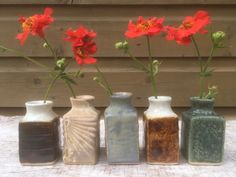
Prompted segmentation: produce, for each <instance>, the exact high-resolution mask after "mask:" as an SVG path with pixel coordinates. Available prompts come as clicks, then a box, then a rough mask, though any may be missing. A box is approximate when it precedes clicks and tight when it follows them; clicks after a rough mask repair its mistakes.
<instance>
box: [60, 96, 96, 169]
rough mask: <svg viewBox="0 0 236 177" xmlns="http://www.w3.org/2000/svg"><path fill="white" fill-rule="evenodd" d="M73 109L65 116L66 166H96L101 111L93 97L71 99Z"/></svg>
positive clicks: (64, 151) (64, 155)
mask: <svg viewBox="0 0 236 177" xmlns="http://www.w3.org/2000/svg"><path fill="white" fill-rule="evenodd" d="M70 100H71V104H72V108H71V110H70V111H69V112H68V113H66V114H65V115H64V116H63V129H64V132H63V133H64V150H63V161H64V163H66V164H87V165H89V164H96V163H97V160H98V155H99V111H97V110H96V109H95V108H94V106H93V105H92V101H93V100H94V97H93V96H90V95H81V96H78V97H76V98H71V99H70Z"/></svg>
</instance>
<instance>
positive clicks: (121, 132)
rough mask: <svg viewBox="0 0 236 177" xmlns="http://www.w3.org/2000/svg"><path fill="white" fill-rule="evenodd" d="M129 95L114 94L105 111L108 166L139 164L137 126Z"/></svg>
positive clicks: (136, 116)
mask: <svg viewBox="0 0 236 177" xmlns="http://www.w3.org/2000/svg"><path fill="white" fill-rule="evenodd" d="M131 96H132V94H131V93H128V92H116V93H114V94H113V95H112V96H111V104H110V106H109V107H108V108H107V109H106V110H105V114H104V116H105V138H106V149H107V160H108V163H109V164H137V163H139V126H138V115H137V111H136V109H135V108H134V107H133V106H132V105H131Z"/></svg>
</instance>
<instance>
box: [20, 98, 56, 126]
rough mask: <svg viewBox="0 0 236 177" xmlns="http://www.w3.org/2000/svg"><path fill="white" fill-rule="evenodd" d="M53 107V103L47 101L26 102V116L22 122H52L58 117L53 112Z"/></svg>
mask: <svg viewBox="0 0 236 177" xmlns="http://www.w3.org/2000/svg"><path fill="white" fill-rule="evenodd" d="M52 105H53V102H52V101H46V103H44V101H43V100H39V101H30V102H26V103H25V106H26V115H25V116H24V118H23V119H22V122H25V121H30V122H44V121H52V120H53V119H54V118H55V117H57V115H56V114H55V113H54V112H53V110H52Z"/></svg>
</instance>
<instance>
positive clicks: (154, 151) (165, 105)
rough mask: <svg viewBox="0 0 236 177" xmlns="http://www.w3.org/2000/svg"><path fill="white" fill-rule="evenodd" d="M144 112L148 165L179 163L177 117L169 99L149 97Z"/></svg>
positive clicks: (166, 97)
mask: <svg viewBox="0 0 236 177" xmlns="http://www.w3.org/2000/svg"><path fill="white" fill-rule="evenodd" d="M148 100H149V107H148V109H147V111H145V112H144V122H145V143H146V158H147V163H149V164H178V163H179V128H178V117H177V115H176V114H175V113H174V112H173V111H172V109H171V97H169V96H158V97H157V98H155V97H149V98H148Z"/></svg>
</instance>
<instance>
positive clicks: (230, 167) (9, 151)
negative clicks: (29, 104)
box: [0, 116, 236, 177]
mask: <svg viewBox="0 0 236 177" xmlns="http://www.w3.org/2000/svg"><path fill="white" fill-rule="evenodd" d="M19 119H20V117H2V116H1V117H0V130H1V133H0V139H1V141H0V146H1V148H2V149H4V153H1V154H0V164H1V165H0V171H1V177H13V176H14V177H22V176H24V177H30V176H37V177H45V175H47V176H50V177H68V176H76V177H87V176H88V174H89V176H90V177H153V176H155V177H167V176H168V177H170V176H171V177H175V176H176V177H179V176H181V177H196V176H209V175H210V176H214V177H235V174H236V169H235V168H234V167H235V165H236V146H235V145H236V134H235V128H236V121H227V122H226V139H225V157H224V163H223V164H222V165H221V166H191V165H188V164H187V163H186V161H185V160H184V159H182V158H181V163H180V165H172V166H167V165H148V164H146V162H145V160H144V159H143V158H142V161H141V163H140V164H139V165H108V164H107V162H106V155H105V150H104V145H105V140H104V122H103V121H101V122H100V126H101V129H100V130H101V133H100V134H101V144H100V146H101V147H102V149H101V156H100V160H99V163H98V165H95V166H94V165H86V166H83V165H64V164H63V163H62V162H61V161H59V162H58V163H57V164H55V165H53V166H39V167H22V166H21V165H20V163H19V159H18V132H17V127H18V121H19ZM142 125H143V124H142V121H140V147H141V148H143V145H144V144H143V141H142V140H143V138H142V137H143V126H142Z"/></svg>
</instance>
